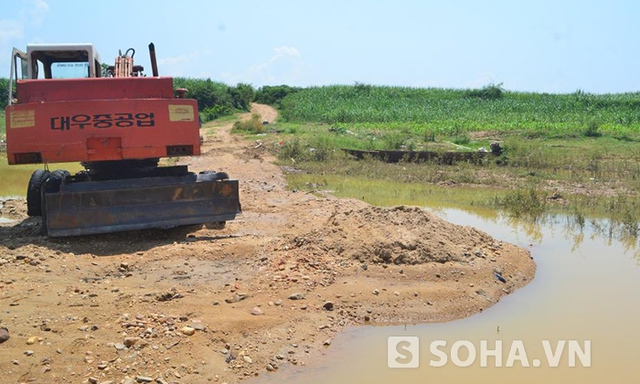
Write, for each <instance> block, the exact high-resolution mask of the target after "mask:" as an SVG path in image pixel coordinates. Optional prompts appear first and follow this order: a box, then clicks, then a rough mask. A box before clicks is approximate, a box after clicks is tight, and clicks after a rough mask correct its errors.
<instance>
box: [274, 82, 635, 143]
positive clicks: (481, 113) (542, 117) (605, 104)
mask: <svg viewBox="0 0 640 384" xmlns="http://www.w3.org/2000/svg"><path fill="white" fill-rule="evenodd" d="M477 94H478V93H477V92H476V93H474V91H473V90H456V89H433V88H428V89H425V88H422V89H421V88H408V87H390V86H371V85H363V84H356V85H354V86H342V85H335V86H323V87H311V88H306V89H303V90H301V91H299V92H296V93H293V94H290V95H288V96H287V97H286V98H285V99H284V100H283V103H282V105H283V110H282V116H283V118H284V119H286V120H288V121H297V122H304V121H314V122H323V123H327V124H332V125H334V126H337V127H358V128H365V129H367V128H371V129H372V128H375V129H398V128H402V129H405V130H406V129H409V130H413V131H414V132H416V133H417V132H423V131H424V130H425V129H429V130H432V131H435V132H436V133H439V134H443V135H448V134H455V133H458V132H472V131H484V130H494V131H511V130H527V131H534V132H535V131H539V132H540V133H541V134H543V135H545V136H546V135H548V134H562V135H565V134H571V133H575V132H578V131H584V130H585V129H593V127H594V125H595V126H597V127H598V129H599V130H601V131H603V132H608V133H612V134H629V133H638V132H640V92H636V93H625V94H604V95H594V94H589V93H585V92H583V91H576V92H574V93H570V94H546V93H521V92H509V91H505V92H502V93H501V94H499V96H500V97H498V98H494V99H485V98H482V97H474V95H477Z"/></svg>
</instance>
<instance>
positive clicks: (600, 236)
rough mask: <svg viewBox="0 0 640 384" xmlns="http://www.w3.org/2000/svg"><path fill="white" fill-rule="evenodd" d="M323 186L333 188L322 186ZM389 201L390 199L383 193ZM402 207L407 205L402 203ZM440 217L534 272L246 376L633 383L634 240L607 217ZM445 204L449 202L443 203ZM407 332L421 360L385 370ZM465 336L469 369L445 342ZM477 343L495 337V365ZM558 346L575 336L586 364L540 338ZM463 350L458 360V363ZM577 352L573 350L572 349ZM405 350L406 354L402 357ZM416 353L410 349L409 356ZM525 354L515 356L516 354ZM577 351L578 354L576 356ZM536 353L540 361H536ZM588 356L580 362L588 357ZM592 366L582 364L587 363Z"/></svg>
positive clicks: (468, 212) (638, 281) (636, 315)
mask: <svg viewBox="0 0 640 384" xmlns="http://www.w3.org/2000/svg"><path fill="white" fill-rule="evenodd" d="M327 186H328V188H332V185H331V183H328V185H327ZM387 202H388V203H389V204H391V205H392V204H393V201H391V200H390V199H388V200H387ZM402 203H403V204H408V202H405V201H403V202H402ZM434 205H435V206H437V207H438V208H437V209H436V210H435V211H436V213H437V214H438V215H440V216H441V217H443V218H445V219H447V220H449V221H451V222H453V223H456V224H461V225H470V226H473V227H476V228H479V229H481V230H483V231H485V232H487V233H489V234H490V235H492V236H494V237H496V238H498V239H500V240H505V241H508V242H511V243H514V244H517V245H519V246H522V247H525V248H527V249H529V250H530V251H531V253H532V256H533V258H534V259H535V261H536V263H537V265H538V269H537V274H536V278H535V279H534V280H533V281H532V282H531V283H530V284H529V285H527V286H525V287H524V288H522V289H520V290H518V291H517V292H515V293H514V294H512V295H509V296H507V297H506V298H504V299H503V300H502V301H501V302H499V303H498V304H496V305H495V306H493V307H491V308H489V309H487V310H485V311H484V312H482V313H479V314H476V315H473V316H471V317H468V318H466V319H462V320H456V321H452V322H448V323H440V324H420V325H406V326H378V327H354V328H349V329H347V330H346V331H344V332H342V333H340V334H339V335H338V336H337V337H336V338H335V339H334V340H333V341H332V344H331V346H330V347H329V348H327V350H326V352H325V355H324V356H322V357H317V358H314V359H312V360H311V361H310V362H309V363H308V364H307V366H305V367H296V366H287V365H285V366H283V367H282V368H281V369H280V370H279V372H278V373H277V374H270V373H268V374H265V375H261V377H259V378H258V379H256V380H254V381H252V383H276V382H277V383H301V382H304V383H306V384H314V383H328V382H337V383H368V384H369V383H389V382H398V383H425V382H445V383H464V382H474V383H495V382H498V381H501V380H510V381H513V382H520V383H541V382H544V383H567V382H580V383H603V382H620V383H627V382H635V381H636V380H637V377H636V376H637V373H638V372H639V370H638V367H637V362H638V360H639V359H640V352H638V348H637V346H636V344H637V342H638V340H640V327H639V326H638V324H639V323H640V267H639V264H640V252H639V250H638V247H637V239H636V238H633V237H627V236H625V235H624V234H621V233H617V231H616V228H615V227H611V226H608V223H607V222H606V221H605V220H593V221H589V220H587V222H586V224H585V225H584V226H577V225H575V223H573V222H572V221H571V219H569V218H567V217H564V216H556V217H554V218H550V219H547V220H545V221H544V222H539V223H535V224H534V223H530V222H523V221H517V220H514V219H511V218H507V217H505V216H503V215H501V214H499V213H496V212H491V211H487V210H478V209H474V208H472V207H471V208H470V207H466V208H465V209H464V210H463V209H457V208H452V207H450V206H449V207H448V208H441V207H442V206H443V204H438V203H437V202H436V204H434ZM445 205H448V203H447V204H445ZM391 336H410V337H417V338H418V339H419V341H420V349H419V352H420V356H419V360H417V361H418V362H419V367H418V368H415V369H397V368H389V367H388V356H387V352H388V350H387V348H388V337H391ZM436 340H442V341H445V342H446V343H447V344H446V346H445V347H439V348H438V349H439V350H441V351H443V352H445V353H446V354H447V356H448V363H447V364H445V365H444V366H443V367H439V368H436V367H432V366H430V362H432V361H433V362H434V363H437V362H439V361H440V357H439V356H437V355H435V354H434V353H432V352H431V351H430V345H431V343H432V342H433V341H436ZM461 340H466V341H469V342H470V343H471V345H472V346H474V348H475V351H476V354H477V356H476V359H474V360H473V364H471V365H470V366H468V367H464V368H463V367H458V366H456V365H455V364H454V363H453V362H452V360H451V355H452V353H451V348H450V347H451V345H452V344H453V343H455V342H457V341H461ZM481 340H486V342H487V345H488V348H489V349H494V348H495V345H496V341H499V342H502V345H503V348H502V356H501V359H500V361H501V362H502V367H496V362H495V358H494V357H489V358H488V360H487V364H486V365H487V367H482V366H481V359H480V353H481ZM514 340H516V342H515V343H518V342H517V340H520V341H521V345H523V346H524V347H525V353H526V361H528V362H529V364H530V365H531V366H530V367H522V365H521V362H520V361H519V360H518V361H515V363H514V364H513V367H505V365H506V364H507V363H508V356H509V352H510V348H511V347H512V346H513V345H514ZM545 340H546V341H548V345H549V346H550V347H551V348H552V349H553V350H552V351H551V352H552V353H555V352H556V351H557V350H556V349H555V348H556V347H557V346H558V343H559V342H560V341H561V340H566V342H567V343H569V342H570V341H575V342H576V343H578V346H579V347H580V348H581V350H580V351H578V352H584V351H585V350H586V341H590V343H591V352H590V354H589V357H590V365H591V367H583V366H582V363H583V361H582V360H580V359H579V358H577V359H576V364H575V365H576V366H575V367H573V368H572V367H569V363H570V362H569V355H570V353H569V352H570V351H569V348H568V346H567V345H568V344H565V348H564V349H563V350H562V353H561V355H560V356H561V358H560V361H559V362H558V364H557V365H558V366H557V367H551V366H550V365H551V364H550V362H549V361H548V359H547V353H545V349H544V347H543V343H544V342H545ZM466 351H467V349H465V348H464V347H463V348H461V349H460V353H459V354H458V357H460V359H461V360H465V359H466V358H467V357H468V355H467V353H466ZM574 352H576V351H575V350H574ZM405 356H407V355H405ZM412 357H413V356H412ZM521 357H522V356H521ZM583 357H584V356H583ZM535 359H538V360H539V362H540V366H539V367H534V366H533V365H534V364H535V362H534V360H535ZM585 360H586V359H585ZM587 363H589V361H587Z"/></svg>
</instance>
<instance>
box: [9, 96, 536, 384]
mask: <svg viewBox="0 0 640 384" xmlns="http://www.w3.org/2000/svg"><path fill="white" fill-rule="evenodd" d="M254 108H255V112H258V113H260V114H262V116H263V119H264V120H268V121H270V122H273V121H274V120H275V119H276V114H275V111H274V110H272V109H270V108H268V107H266V106H260V105H255V106H254ZM230 129H231V124H229V125H226V126H223V127H220V128H218V129H216V130H215V132H211V133H210V134H208V135H207V136H206V137H205V142H204V147H203V153H204V155H203V156H201V157H199V158H194V159H182V160H181V162H183V163H188V164H189V165H190V167H191V169H192V170H194V171H200V170H207V169H208V170H216V171H225V172H228V173H229V174H230V175H231V177H232V178H237V179H238V180H240V186H241V196H240V198H241V202H242V207H243V214H242V215H241V216H240V217H239V218H238V219H237V220H235V221H233V222H229V223H228V224H227V226H226V228H224V229H222V230H214V229H206V228H202V229H200V230H194V231H193V232H191V233H190V234H188V235H186V236H185V234H184V233H182V232H181V231H164V230H157V231H137V232H129V233H122V234H109V235H101V236H85V237H77V238H65V239H48V238H45V237H42V236H40V235H39V232H38V226H39V221H38V220H37V219H34V218H28V217H27V216H26V205H25V202H24V201H21V200H9V201H4V202H3V203H2V209H1V213H2V216H1V217H2V220H0V222H3V221H5V220H8V219H10V220H15V221H13V222H10V223H0V308H1V309H2V312H1V313H0V327H5V328H6V330H2V329H0V340H3V339H6V338H7V337H8V339H6V341H4V342H1V343H0V372H2V374H3V379H2V382H6V383H32V382H34V383H103V384H104V383H134V382H156V383H159V384H162V383H216V382H220V383H225V382H226V383H235V382H239V381H242V380H246V379H248V378H251V377H254V376H258V375H278V370H279V368H280V367H282V366H284V365H286V364H292V365H297V366H304V365H307V364H310V363H311V362H312V361H313V359H314V358H315V357H317V356H319V355H321V354H325V353H331V340H332V338H333V337H334V336H335V335H336V333H337V332H339V331H340V330H341V329H342V328H343V327H345V326H349V325H357V324H362V325H365V324H380V323H390V324H392V323H416V322H432V321H447V320H452V319H457V318H462V317H466V316H469V315H471V314H474V313H477V312H479V311H482V310H483V309H485V308H487V307H489V306H491V305H493V304H495V303H496V302H497V301H498V300H500V298H501V297H503V296H504V295H507V294H509V293H512V292H513V291H514V290H516V289H518V288H520V287H522V286H523V285H525V284H527V283H528V282H529V281H531V279H532V278H533V277H534V275H535V263H534V261H533V260H532V259H531V256H530V253H529V252H528V251H527V250H525V249H522V248H518V247H516V246H514V245H511V244H508V243H505V242H501V241H499V240H496V239H493V238H491V237H490V236H488V235H487V234H485V233H483V232H481V231H479V230H477V229H474V228H471V227H461V226H457V225H453V224H450V223H448V222H446V221H444V220H442V219H439V218H438V217H436V216H435V215H433V214H431V213H429V212H426V211H424V210H421V209H418V208H413V207H395V208H388V209H387V208H376V207H372V206H369V205H367V204H365V203H363V202H360V201H357V200H350V199H336V198H332V197H328V198H327V197H323V198H319V197H316V196H314V195H312V194H307V193H304V192H292V191H288V190H287V189H286V183H285V180H284V177H283V174H282V171H281V170H280V168H279V167H278V166H276V165H273V164H272V161H273V159H272V158H271V157H270V156H269V154H268V153H267V152H266V151H265V150H264V148H262V146H261V145H260V142H253V141H248V140H246V139H243V138H242V137H239V136H235V135H231V134H230V132H229V131H230Z"/></svg>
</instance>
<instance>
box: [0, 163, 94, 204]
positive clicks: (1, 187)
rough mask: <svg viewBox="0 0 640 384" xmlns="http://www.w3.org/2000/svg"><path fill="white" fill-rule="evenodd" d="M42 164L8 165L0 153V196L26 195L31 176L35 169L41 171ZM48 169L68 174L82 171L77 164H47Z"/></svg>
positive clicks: (22, 196)
mask: <svg viewBox="0 0 640 384" xmlns="http://www.w3.org/2000/svg"><path fill="white" fill-rule="evenodd" d="M42 167H43V165H42V164H29V165H9V164H8V163H7V154H6V153H0V178H1V180H2V183H0V196H20V197H21V198H24V197H26V195H27V184H28V183H29V178H30V177H31V174H32V173H33V171H35V170H36V169H41V168H42ZM49 169H51V170H54V169H66V170H68V171H69V172H77V171H80V170H82V167H81V166H80V164H79V163H67V164H49Z"/></svg>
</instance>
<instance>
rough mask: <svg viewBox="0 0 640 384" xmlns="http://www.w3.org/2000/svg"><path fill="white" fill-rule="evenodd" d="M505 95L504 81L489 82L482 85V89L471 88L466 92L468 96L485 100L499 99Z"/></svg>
mask: <svg viewBox="0 0 640 384" xmlns="http://www.w3.org/2000/svg"><path fill="white" fill-rule="evenodd" d="M503 96H504V89H503V88H502V83H499V84H489V85H485V86H484V87H482V89H470V90H468V91H466V92H465V97H467V98H474V97H475V98H478V99H483V100H498V99H501V98H502V97H503Z"/></svg>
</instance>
